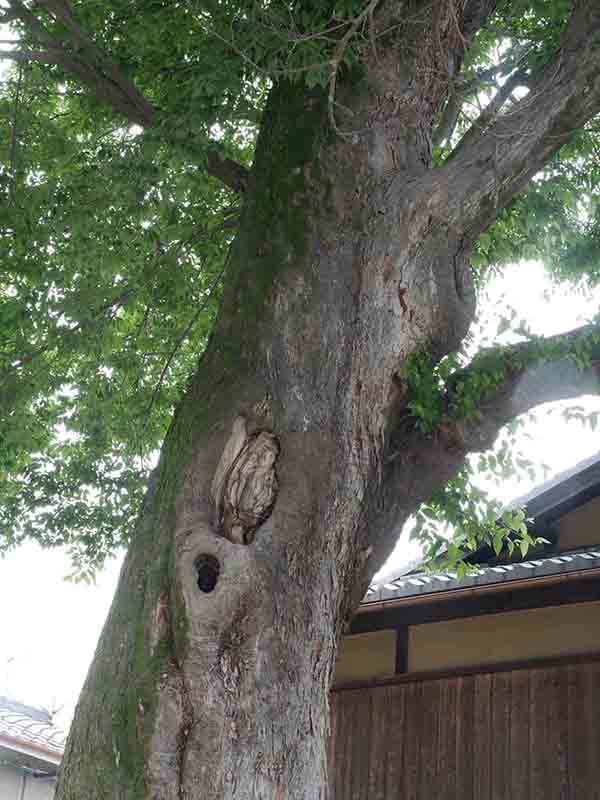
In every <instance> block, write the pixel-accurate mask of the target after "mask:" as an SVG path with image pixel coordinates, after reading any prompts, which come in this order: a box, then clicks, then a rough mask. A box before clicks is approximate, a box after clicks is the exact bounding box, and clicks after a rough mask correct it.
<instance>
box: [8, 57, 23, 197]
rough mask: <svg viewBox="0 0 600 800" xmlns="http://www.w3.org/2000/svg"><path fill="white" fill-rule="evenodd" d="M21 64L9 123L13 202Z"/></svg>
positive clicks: (15, 182)
mask: <svg viewBox="0 0 600 800" xmlns="http://www.w3.org/2000/svg"><path fill="white" fill-rule="evenodd" d="M23 70H24V67H23V64H19V69H18V73H17V86H16V89H15V104H14V108H13V116H12V122H11V133H10V151H9V161H10V188H9V193H10V199H11V200H12V201H13V202H14V200H15V197H16V194H17V148H18V122H19V106H20V105H21V89H22V86H23Z"/></svg>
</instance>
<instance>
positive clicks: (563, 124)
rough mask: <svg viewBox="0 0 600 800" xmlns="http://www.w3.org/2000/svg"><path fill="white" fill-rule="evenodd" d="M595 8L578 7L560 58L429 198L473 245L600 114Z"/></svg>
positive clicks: (464, 152)
mask: <svg viewBox="0 0 600 800" xmlns="http://www.w3.org/2000/svg"><path fill="white" fill-rule="evenodd" d="M599 35H600V4H598V3H597V0H579V1H578V2H576V3H575V8H574V11H573V14H572V16H571V19H570V21H569V25H568V27H567V30H566V32H565V35H564V37H563V43H562V47H561V50H560V51H559V52H558V54H557V55H556V57H555V58H554V59H553V61H552V62H551V63H550V64H549V65H548V67H547V68H546V70H545V71H544V73H543V74H542V75H541V76H540V77H539V78H538V79H537V80H536V81H534V82H532V84H531V90H530V92H529V94H528V95H527V96H526V97H524V98H523V99H522V100H521V101H519V102H518V103H516V104H515V105H514V106H513V107H512V108H511V110H510V112H509V113H506V114H504V115H502V116H499V117H496V119H495V120H494V121H493V122H492V123H491V124H489V125H488V126H486V127H484V128H483V129H482V130H480V131H478V132H477V133H474V134H473V136H472V137H470V142H469V143H468V146H466V145H465V146H463V147H461V148H460V152H458V153H457V155H456V156H455V157H454V158H453V159H452V160H451V162H450V163H449V164H448V166H447V167H444V168H442V169H440V170H436V171H433V172H432V173H431V174H430V176H429V177H428V180H429V181H430V182H431V184H432V186H431V187H430V191H431V192H432V193H433V194H436V192H437V193H438V194H437V195H436V196H437V199H438V200H439V203H440V214H441V215H442V216H444V217H446V218H447V219H448V222H450V224H452V225H455V226H456V227H458V228H460V229H461V231H462V232H463V233H464V234H466V235H465V238H467V239H471V240H472V239H474V238H476V237H477V236H478V235H479V233H480V232H481V231H482V230H484V229H485V228H486V227H487V225H489V224H490V222H492V221H493V219H494V218H495V217H496V216H497V214H498V211H499V209H500V208H502V207H504V206H506V205H507V204H508V203H509V202H510V201H511V200H512V198H513V197H514V196H515V194H517V193H518V192H519V191H520V190H521V189H522V188H523V187H524V186H525V185H526V184H527V182H528V181H529V180H530V179H531V177H532V176H533V175H535V173H536V172H538V171H539V170H540V169H541V168H542V167H543V166H544V164H545V163H546V162H547V161H548V160H549V159H550V158H551V157H552V156H553V155H554V153H556V151H557V150H558V149H559V148H560V147H561V146H562V145H563V144H565V142H567V141H568V139H569V137H570V136H571V134H572V133H573V131H574V130H576V129H577V128H580V127H582V126H583V125H584V124H585V123H586V122H587V121H588V120H590V119H591V118H592V117H593V116H594V115H595V114H597V113H598V112H599V111H600V47H598V36H599Z"/></svg>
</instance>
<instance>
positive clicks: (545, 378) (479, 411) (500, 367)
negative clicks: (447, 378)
mask: <svg viewBox="0 0 600 800" xmlns="http://www.w3.org/2000/svg"><path fill="white" fill-rule="evenodd" d="M498 373H499V374H500V375H501V376H502V377H501V379H500V380H498V381H497V382H496V384H495V385H494V386H493V388H491V389H489V390H488V391H486V392H485V393H484V394H482V395H481V397H480V399H479V401H478V402H477V404H476V412H475V414H474V415H473V417H472V418H469V419H467V420H462V421H458V422H454V423H450V422H448V424H446V423H445V424H444V427H445V429H446V430H448V431H449V432H450V436H451V437H453V438H454V437H455V440H456V444H457V445H459V446H460V448H461V449H463V450H465V451H469V452H470V451H477V450H483V449H486V448H488V447H491V446H492V444H493V442H494V439H495V438H496V435H497V434H498V431H499V430H500V428H501V427H502V426H503V425H506V424H507V423H508V422H510V420H511V419H514V418H515V417H517V416H519V415H520V414H524V413H526V412H527V411H531V410H532V409H533V408H536V407H537V406H539V405H542V404H543V403H549V402H553V401H556V400H569V399H571V398H574V397H579V396H581V395H582V394H598V393H600V326H598V325H586V326H584V327H582V328H577V329H575V330H573V331H570V332H569V333H563V334H559V335H557V336H552V337H548V338H543V339H532V340H530V341H527V342H520V343H519V344H516V345H512V346H510V347H500V348H492V349H490V350H487V351H484V352H482V353H481V354H480V355H479V356H477V357H476V358H475V359H474V361H473V363H472V364H471V365H469V366H468V367H467V368H465V369H464V370H461V371H460V372H459V373H457V374H456V375H455V376H454V377H453V380H452V385H451V388H450V391H449V394H448V404H449V405H450V406H451V405H453V404H454V403H455V402H456V400H457V398H458V397H459V391H461V392H463V391H464V387H465V386H469V385H470V384H474V383H476V382H477V376H481V375H486V374H492V375H493V374H498ZM461 385H462V387H463V388H462V389H460V390H459V386H461Z"/></svg>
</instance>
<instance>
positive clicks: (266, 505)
mask: <svg viewBox="0 0 600 800" xmlns="http://www.w3.org/2000/svg"><path fill="white" fill-rule="evenodd" d="M279 452H280V447H279V442H278V440H277V437H276V436H275V435H274V434H273V433H271V432H270V431H264V430H263V431H257V432H255V433H252V434H249V433H248V430H247V425H246V420H245V419H244V417H241V416H240V417H236V419H235V420H234V422H233V426H232V431H231V435H230V437H229V439H228V440H227V443H226V444H225V447H224V449H223V454H222V455H221V459H220V461H219V464H218V466H217V469H216V471H215V476H214V478H213V482H212V487H211V494H212V499H213V502H214V508H215V518H214V527H215V531H216V532H217V533H218V534H219V535H221V536H224V537H225V538H226V539H229V541H231V542H234V543H235V544H250V543H251V542H252V541H253V539H254V535H255V533H256V531H257V529H258V528H259V527H260V526H261V525H262V524H263V522H265V520H267V519H268V518H269V516H270V515H271V512H272V510H273V506H274V504H275V499H276V497H277V488H278V482H277V473H276V471H275V462H276V461H277V458H278V457H279Z"/></svg>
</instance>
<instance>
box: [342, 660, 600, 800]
mask: <svg viewBox="0 0 600 800" xmlns="http://www.w3.org/2000/svg"><path fill="white" fill-rule="evenodd" d="M331 706H332V723H331V725H332V730H331V745H330V794H331V800H392V798H393V800H600V662H599V661H597V660H596V661H591V662H588V663H574V664H569V665H563V666H552V667H543V668H535V669H515V670H512V671H510V670H507V671H498V672H487V673H479V674H472V675H464V676H451V677H445V678H438V679H432V678H430V679H426V680H417V681H415V680H407V681H406V682H402V683H398V684H395V685H386V686H377V687H373V688H356V689H341V690H338V691H334V692H333V693H332V696H331Z"/></svg>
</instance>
